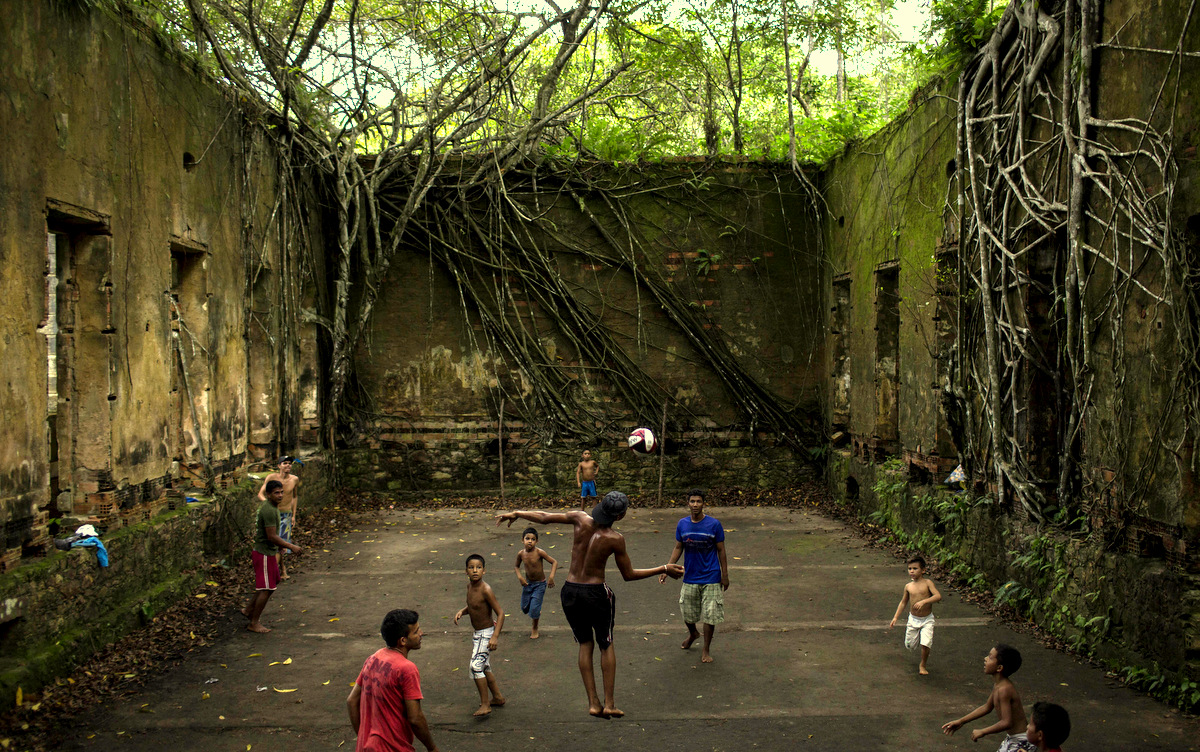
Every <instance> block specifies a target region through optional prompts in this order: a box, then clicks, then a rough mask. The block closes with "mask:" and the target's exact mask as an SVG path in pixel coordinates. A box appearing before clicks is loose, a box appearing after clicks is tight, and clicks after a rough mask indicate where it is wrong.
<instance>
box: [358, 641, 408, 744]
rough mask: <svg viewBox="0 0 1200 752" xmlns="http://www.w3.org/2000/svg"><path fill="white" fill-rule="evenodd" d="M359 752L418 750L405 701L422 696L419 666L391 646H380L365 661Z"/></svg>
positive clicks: (360, 676) (361, 681)
mask: <svg viewBox="0 0 1200 752" xmlns="http://www.w3.org/2000/svg"><path fill="white" fill-rule="evenodd" d="M354 683H355V684H357V685H358V686H359V688H360V695H359V716H358V717H359V725H358V746H356V747H355V750H356V751H357V752H415V750H414V749H413V743H412V741H413V730H412V724H410V723H409V722H408V715H407V714H406V713H405V712H404V701H405V700H420V699H421V673H420V672H419V671H417V665H416V664H415V663H413V662H412V661H410V660H408V659H407V658H405V657H404V656H402V655H400V653H398V652H396V651H395V650H392V649H391V648H380V649H379V650H378V651H376V653H375V654H374V655H372V656H371V657H370V658H368V659H367V661H366V663H364V664H363V667H362V671H360V672H359V674H358V679H357V680H356V681H355V682H354Z"/></svg>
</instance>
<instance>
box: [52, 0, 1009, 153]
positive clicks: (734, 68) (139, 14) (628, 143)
mask: <svg viewBox="0 0 1200 752" xmlns="http://www.w3.org/2000/svg"><path fill="white" fill-rule="evenodd" d="M75 2H84V3H87V4H92V5H101V6H107V7H109V8H112V9H115V10H118V11H120V12H123V13H126V14H131V15H132V16H134V17H135V18H136V19H138V20H139V21H140V22H141V23H142V24H144V25H145V26H147V27H149V28H150V29H152V30H153V31H155V32H156V33H158V34H160V35H161V36H163V37H164V38H167V39H169V40H170V41H171V43H173V44H174V45H176V46H177V47H178V48H179V49H181V50H183V51H184V52H185V54H188V55H190V56H192V57H194V58H195V59H197V60H198V61H199V62H200V63H201V64H202V65H203V66H205V67H206V68H207V69H208V70H209V71H211V72H212V73H213V74H214V75H215V76H217V77H218V78H220V79H223V80H225V81H226V82H227V83H229V84H230V85H232V86H234V87H235V88H237V89H238V90H240V91H241V92H242V93H243V94H244V95H246V96H248V97H249V98H251V99H252V100H256V101H257V103H258V104H259V105H261V106H262V107H263V108H264V109H265V110H266V111H269V112H272V113H273V114H275V115H276V116H278V117H279V118H282V120H283V122H286V123H287V124H289V125H292V126H296V127H297V128H298V129H299V130H300V131H302V132H305V133H306V134H307V135H308V136H310V137H313V138H316V139H318V140H329V139H337V138H346V137H350V138H352V139H354V142H355V144H356V149H357V150H358V151H360V152H363V153H375V152H386V151H388V150H389V149H397V148H401V149H405V150H407V151H412V150H413V149H424V148H433V149H447V150H452V151H462V152H491V151H493V150H497V149H499V150H501V151H502V152H504V153H505V154H511V153H525V154H527V153H530V152H531V151H534V150H537V151H540V152H542V153H545V154H548V155H551V156H565V157H584V158H593V159H601V160H606V161H624V160H630V159H638V158H649V159H654V158H661V157H671V156H682V155H708V156H718V155H736V156H745V157H751V158H765V159H774V160H782V159H787V158H790V157H792V156H794V157H795V158H796V159H798V160H800V161H816V162H821V161H824V160H825V159H827V158H829V157H830V156H832V155H833V154H836V153H837V152H838V151H840V150H841V148H842V147H843V146H844V144H845V143H846V142H847V141H848V140H850V139H854V138H858V137H862V136H865V135H869V134H870V133H872V132H873V131H874V130H876V129H878V128H879V127H880V126H882V125H883V124H884V123H886V122H887V121H888V120H890V119H891V118H892V117H894V116H895V115H896V114H897V113H898V112H900V111H902V110H903V109H904V107H905V106H906V105H907V102H908V100H909V97H910V95H911V92H912V90H913V89H914V88H915V87H916V86H919V85H921V84H922V83H924V82H925V81H927V80H928V79H929V78H930V77H931V76H933V75H934V74H936V73H937V72H938V71H940V70H941V69H943V68H945V67H946V66H948V65H950V64H953V63H955V62H957V56H958V55H960V54H961V51H962V50H966V49H973V48H974V46H976V45H977V44H978V43H979V42H980V41H981V40H982V39H984V38H986V35H987V34H988V33H989V32H990V29H991V27H992V26H994V24H995V20H996V18H998V12H997V11H998V9H996V8H993V6H994V5H995V4H996V3H995V2H994V0H935V1H934V2H932V4H931V5H930V6H929V19H930V21H929V22H928V23H927V24H926V27H925V29H924V30H923V31H922V33H921V38H920V39H909V40H903V39H901V38H900V36H899V35H898V32H897V30H896V26H895V20H896V19H895V15H894V14H895V11H896V8H895V0H772V1H771V2H767V1H765V0H580V2H578V3H577V4H575V5H561V4H560V3H559V2H558V1H557V0H438V2H431V1H430V0H245V1H240V0H75ZM822 56H824V57H828V58H831V59H834V60H836V70H834V71H821V70H818V66H817V65H815V63H814V60H815V58H817V57H822Z"/></svg>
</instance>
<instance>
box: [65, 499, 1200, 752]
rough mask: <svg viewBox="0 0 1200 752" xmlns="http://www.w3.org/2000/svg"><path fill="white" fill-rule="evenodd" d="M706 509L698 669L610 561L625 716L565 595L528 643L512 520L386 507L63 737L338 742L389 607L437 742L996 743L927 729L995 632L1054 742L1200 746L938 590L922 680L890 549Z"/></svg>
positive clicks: (670, 624) (694, 654) (671, 600)
mask: <svg viewBox="0 0 1200 752" xmlns="http://www.w3.org/2000/svg"><path fill="white" fill-rule="evenodd" d="M708 511H709V512H711V513H712V514H713V515H714V516H716V517H717V518H718V519H720V520H721V521H722V523H723V524H724V526H725V529H726V532H727V540H726V546H727V551H728V553H729V557H730V559H729V563H730V565H731V566H732V573H731V576H732V577H731V578H732V586H731V587H730V589H729V591H728V593H727V594H726V618H727V621H726V622H725V624H723V625H721V627H720V628H719V630H718V632H717V637H716V640H715V641H714V643H713V654H714V657H715V659H716V662H715V663H712V664H709V665H701V664H700V651H699V648H698V646H695V647H693V648H692V650H691V651H688V652H684V651H682V650H680V648H679V643H680V641H681V640H682V638H683V636H684V633H685V630H684V627H683V625H682V623H681V622H680V620H679V616H678V613H679V609H678V605H677V599H678V594H679V585H678V583H676V582H673V581H668V583H667V584H665V585H660V584H659V583H658V581H657V578H654V579H650V580H644V581H641V582H631V583H625V582H622V581H621V579H620V576H619V574H617V573H616V571H615V566H610V567H609V569H610V572H609V574H610V579H609V582H610V585H611V586H612V587H613V589H614V590H615V591H616V593H617V611H618V615H617V642H616V646H617V659H618V673H617V703H618V705H619V706H620V707H621V708H622V709H624V710H625V711H626V713H627V716H626V718H624V719H623V720H611V721H609V720H598V719H593V718H591V717H589V716H588V715H587V712H586V711H587V704H586V700H585V696H584V693H583V688H582V685H581V682H580V679H579V673H578V670H577V668H576V653H577V648H576V645H575V644H574V642H573V641H572V639H571V634H570V631H569V630H568V628H567V626H566V623H565V620H564V619H563V617H562V614H561V607H560V605H559V601H558V589H557V588H556V589H555V590H552V591H550V592H549V593H548V595H547V598H546V605H545V610H544V612H543V617H542V625H543V626H542V632H543V636H542V639H540V640H537V641H532V640H529V639H528V630H529V620H528V618H527V617H525V616H524V615H522V614H521V613H520V610H519V605H520V585H519V583H518V582H517V580H516V577H515V576H514V574H513V571H512V563H513V559H514V557H515V553H516V550H517V547H519V546H520V530H521V529H522V527H523V525H522V524H521V523H517V524H516V525H514V527H513V529H511V530H509V529H507V528H496V527H494V526H493V525H492V523H491V518H490V515H489V514H488V513H487V512H484V511H479V510H469V511H446V510H442V511H435V512H414V511H403V510H396V511H393V512H386V513H378V514H372V515H368V516H366V517H363V518H362V521H361V523H360V524H358V525H357V526H356V527H357V529H356V530H355V531H354V532H353V533H351V534H349V535H348V536H346V537H345V538H343V539H341V540H340V541H338V542H337V543H335V544H332V545H331V546H330V550H329V552H328V553H325V552H322V551H314V552H312V553H311V556H310V559H309V562H308V564H307V566H306V571H304V572H302V573H300V574H299V575H298V576H296V577H295V578H293V579H292V580H290V581H288V582H285V583H283V586H282V587H280V589H279V591H278V592H277V593H276V594H275V596H274V597H273V598H272V600H271V603H270V604H269V605H268V607H267V613H266V614H265V616H264V620H265V623H266V624H267V625H268V626H271V627H273V628H274V630H275V631H274V632H272V633H271V634H269V635H265V636H260V635H254V634H251V633H249V632H246V631H244V630H241V629H240V627H241V625H242V623H243V622H244V620H242V619H241V617H240V616H236V618H234V617H231V622H230V623H231V626H230V629H229V633H228V634H227V635H226V636H225V637H223V638H222V639H220V640H218V641H217V643H216V644H215V645H214V646H213V647H212V648H211V649H209V650H208V651H207V652H205V653H202V654H200V655H198V656H196V657H194V658H191V659H189V660H188V661H187V662H186V663H184V664H183V665H181V666H179V667H178V668H176V669H174V670H172V671H170V672H169V673H168V674H166V675H165V676H163V677H160V678H159V679H157V680H155V681H153V682H152V683H150V684H149V685H148V686H147V687H145V688H144V689H143V690H142V691H141V692H140V693H139V694H137V695H135V696H133V697H131V698H129V699H128V700H127V701H126V702H124V703H121V704H116V705H109V706H105V707H102V708H100V709H98V710H97V711H96V712H95V713H93V714H92V715H91V716H88V717H85V718H82V719H80V721H79V722H78V723H77V724H76V725H75V726H74V728H73V729H71V730H70V731H69V732H68V733H67V738H66V739H65V740H64V742H63V746H62V748H63V749H99V748H104V749H108V750H138V751H141V750H171V751H172V752H187V751H189V750H217V749H227V750H252V752H269V751H272V750H280V751H282V750H287V751H288V752H297V751H299V750H332V749H337V748H341V749H352V748H353V745H354V737H353V734H352V732H351V730H350V726H349V723H348V720H347V717H346V709H345V698H346V694H347V693H348V692H349V689H350V685H351V683H352V682H353V681H354V679H355V677H356V676H357V673H358V670H359V668H360V667H361V666H362V662H363V660H364V659H365V658H366V657H367V656H368V655H370V654H371V653H372V652H373V651H375V650H376V649H377V648H378V647H381V646H382V644H383V643H382V640H381V638H380V637H379V632H378V629H379V624H380V621H381V620H382V618H383V615H384V614H385V613H386V612H387V611H388V610H389V609H391V608H399V607H405V608H413V609H416V610H417V611H418V612H420V615H421V625H422V627H423V628H424V630H425V632H426V637H425V640H424V642H423V645H422V648H421V649H420V650H419V651H416V652H414V653H412V654H411V656H410V657H411V658H413V659H414V660H415V662H416V663H417V665H418V666H419V667H420V669H421V680H422V687H423V689H424V692H425V696H426V697H425V700H424V703H423V705H424V709H425V712H426V716H427V717H428V718H429V720H430V722H431V724H432V729H433V736H434V739H435V741H436V742H437V743H438V746H439V747H440V748H441V749H442V750H444V751H446V752H450V751H454V750H458V751H467V752H483V751H484V750H487V752H495V751H496V750H498V749H502V750H532V749H547V750H573V751H574V752H586V751H588V750H606V749H612V748H615V747H618V746H619V747H622V748H624V749H630V750H656V751H657V750H705V751H708V750H714V751H716V750H734V749H737V750H742V749H747V748H758V749H792V748H798V747H802V746H805V745H812V747H813V748H822V749H837V750H863V749H881V750H901V749H902V750H906V751H911V750H949V749H964V748H965V749H995V748H996V747H997V746H998V745H999V742H1000V739H999V737H987V738H985V739H984V740H983V741H981V742H980V743H979V744H978V746H975V745H972V744H971V742H970V735H969V734H970V729H971V728H981V727H983V726H985V725H988V724H989V723H990V722H991V720H989V719H985V720H983V721H980V722H977V723H976V724H972V725H970V726H967V727H965V728H964V729H963V730H962V731H960V732H959V733H958V734H957V735H955V736H954V737H945V736H943V735H942V734H941V733H940V725H941V724H942V723H944V722H946V721H948V720H952V719H954V718H956V717H958V716H960V715H963V714H965V713H966V712H967V711H969V710H971V709H972V708H974V707H976V706H977V705H979V704H982V702H983V701H984V700H985V699H986V697H987V694H988V692H989V689H990V678H989V677H987V676H985V675H984V674H983V672H982V666H983V657H984V655H985V654H986V653H987V651H988V650H989V649H990V648H991V646H992V645H993V644H994V643H996V642H998V641H1004V642H1008V643H1010V644H1012V645H1014V646H1016V647H1017V648H1018V649H1020V650H1021V652H1022V655H1023V656H1024V659H1025V664H1024V667H1023V668H1022V669H1021V670H1020V672H1019V673H1017V674H1016V675H1015V676H1014V677H1013V678H1014V681H1015V683H1016V685H1017V687H1018V689H1019V690H1020V692H1021V694H1022V697H1023V699H1024V701H1025V704H1026V707H1027V708H1028V707H1030V706H1032V704H1033V702H1034V701H1036V700H1039V699H1049V700H1053V701H1055V702H1058V703H1060V704H1062V705H1064V706H1065V707H1066V708H1067V709H1068V710H1069V711H1070V713H1071V717H1072V721H1073V726H1074V728H1073V730H1072V733H1071V738H1070V740H1069V741H1068V742H1067V744H1066V747H1065V748H1066V749H1067V750H1124V749H1138V750H1194V749H1197V748H1200V722H1198V721H1197V720H1196V719H1195V718H1186V717H1183V716H1181V715H1180V714H1178V713H1176V712H1174V711H1172V710H1171V709H1169V708H1168V707H1166V706H1164V705H1162V704H1160V703H1158V702H1156V701H1154V700H1151V699H1149V698H1147V697H1144V696H1142V695H1139V694H1137V693H1135V692H1132V691H1129V690H1128V689H1126V688H1124V687H1122V686H1119V685H1117V684H1116V683H1115V682H1113V681H1111V680H1108V679H1106V678H1105V676H1104V674H1103V672H1101V671H1099V670H1097V669H1095V668H1092V667H1089V666H1085V665H1081V664H1079V663H1077V662H1076V661H1075V660H1074V659H1072V658H1071V657H1069V656H1066V655H1063V654H1060V653H1058V652H1055V651H1053V650H1049V649H1047V648H1044V647H1042V646H1041V645H1039V644H1037V643H1036V642H1034V641H1032V640H1031V639H1029V638H1028V637H1026V636H1024V635H1021V634H1017V633H1015V632H1013V631H1012V630H1010V629H1008V628H1007V627H1005V626H1003V625H1002V624H1000V623H997V622H995V621H994V620H992V619H991V618H990V617H989V616H988V615H987V614H985V613H984V612H982V611H980V610H979V609H978V608H976V607H974V606H972V605H969V604H967V603H964V602H963V601H962V600H960V599H959V598H958V596H957V595H956V594H955V593H954V592H952V591H949V590H948V589H946V588H943V595H944V596H945V600H944V601H943V602H942V603H940V604H938V606H937V607H936V608H935V612H936V613H937V617H938V621H937V632H936V637H935V642H934V650H933V655H932V657H931V659H930V669H931V671H932V672H933V673H932V675H931V676H927V677H920V676H918V675H917V671H916V666H917V660H916V656H915V654H913V653H909V652H907V651H906V650H905V649H904V647H903V644H902V641H903V630H902V629H901V628H899V627H898V628H897V629H895V630H892V631H890V632H889V631H887V630H885V627H886V626H887V622H888V620H889V619H890V618H891V616H892V614H893V613H894V611H895V608H896V604H897V602H898V600H899V597H900V591H901V588H902V587H903V586H904V584H905V582H906V581H907V574H906V573H905V569H904V565H903V563H901V562H898V561H896V560H894V559H892V558H891V557H889V556H888V555H887V554H886V553H884V552H881V551H878V550H875V549H871V548H866V547H864V545H863V543H862V542H861V541H860V540H859V539H858V538H856V537H855V536H854V535H853V534H852V533H851V532H850V531H849V530H848V529H846V528H844V527H843V526H842V525H840V524H838V523H836V522H833V521H830V520H828V519H825V518H823V517H820V516H818V515H816V514H808V513H804V512H799V511H789V510H784V509H773V508H765V509H764V508H728V509H721V508H712V509H710V510H708ZM683 514H685V510H684V509H682V508H679V509H671V510H663V509H643V510H636V511H633V512H631V514H630V515H629V517H628V518H627V519H625V520H623V521H622V522H620V523H618V524H617V529H618V530H620V531H621V532H623V533H624V534H625V536H626V538H627V540H628V542H629V551H630V556H631V558H632V559H633V563H634V566H637V567H651V566H657V565H658V564H661V563H663V562H664V561H666V559H667V557H668V555H669V554H670V551H671V548H672V546H673V544H674V530H675V523H676V521H677V520H678V519H679V518H680V517H681V516H683ZM569 535H570V529H569V528H567V527H566V526H550V527H547V528H544V531H543V534H542V538H541V545H542V547H543V548H545V549H547V550H548V551H549V553H550V554H551V556H555V557H556V558H559V559H560V573H559V577H558V581H559V582H560V583H561V582H562V581H563V579H564V577H565V573H566V557H567V555H568V554H569V550H570V537H569ZM475 552H478V553H481V554H483V555H484V556H485V557H486V558H487V561H488V570H487V580H488V582H490V583H491V584H492V587H493V588H494V589H495V591H496V594H497V596H498V598H499V600H500V603H501V605H502V607H504V608H505V609H506V610H507V611H509V612H510V617H509V619H508V621H507V624H506V625H505V630H504V633H503V634H502V636H501V639H500V647H499V649H498V650H497V651H496V652H495V653H494V654H493V657H492V665H493V668H494V671H495V674H496V677H497V679H498V681H499V684H500V688H501V690H502V691H503V692H504V693H506V694H507V696H508V698H509V703H508V705H507V706H506V707H504V708H502V709H498V710H496V711H495V712H493V713H492V715H491V717H490V718H487V719H483V720H477V719H475V718H473V717H472V716H471V713H472V711H473V710H475V708H476V707H477V702H478V695H477V694H476V693H475V687H474V684H473V683H472V682H471V680H470V677H469V675H468V674H467V660H468V658H469V655H468V653H469V646H470V640H469V637H470V626H469V623H468V622H462V623H460V625H459V626H457V627H456V626H454V625H453V623H452V618H453V615H454V612H455V611H456V610H458V608H460V607H461V605H462V604H463V602H464V597H465V587H466V577H465V575H464V574H463V562H464V559H465V558H466V556H467V555H468V554H470V553H475ZM247 566H248V562H247ZM235 625H236V628H235ZM258 654H261V655H258ZM288 658H291V660H292V662H291V663H290V664H286V665H283V664H281V665H275V666H271V665H269V664H270V663H272V662H275V661H284V660H285V659H288ZM597 677H599V661H597ZM214 679H215V680H216V681H212V682H211V683H206V682H209V681H211V680H214ZM277 689H288V690H291V689H294V690H295V691H293V692H278V691H276V690H277ZM205 693H207V694H208V695H209V697H208V699H202V698H203V696H204V694H205ZM993 718H994V717H993ZM417 748H418V749H421V745H420V743H418V744H417Z"/></svg>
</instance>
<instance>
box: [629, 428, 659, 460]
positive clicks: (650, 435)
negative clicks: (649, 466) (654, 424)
mask: <svg viewBox="0 0 1200 752" xmlns="http://www.w3.org/2000/svg"><path fill="white" fill-rule="evenodd" d="M628 442H629V448H630V449H632V450H633V451H635V452H638V453H639V454H650V453H651V452H653V451H654V445H655V441H654V432H653V431H651V430H650V429H649V428H635V429H633V431H632V433H630V434H629V439H628Z"/></svg>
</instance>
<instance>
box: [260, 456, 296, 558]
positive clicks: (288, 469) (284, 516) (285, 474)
mask: <svg viewBox="0 0 1200 752" xmlns="http://www.w3.org/2000/svg"><path fill="white" fill-rule="evenodd" d="M295 461H296V460H295V458H294V457H292V456H290V455H286V454H285V455H283V456H282V457H280V458H279V460H278V461H277V462H276V463H275V466H276V467H277V468H279V469H278V472H274V473H271V474H269V475H267V477H266V478H264V479H263V484H262V486H261V487H260V488H259V489H258V499H259V501H266V500H267V497H266V490H267V484H268V483H270V482H271V481H276V482H278V483H282V484H283V501H281V502H279V537H280V538H283V539H284V540H285V541H287V542H288V543H291V542H292V532H293V530H294V529H295V524H296V512H297V510H299V508H300V478H298V477H297V476H295V475H292V463H294V462H295ZM285 553H288V551H287V549H284V550H283V551H280V552H279V553H278V554H276V556H275V559H276V561H277V562H278V564H279V579H281V580H290V579H291V577H289V576H288V573H287V564H285V563H284V562H285V561H286V559H285V558H284V554H285Z"/></svg>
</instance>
